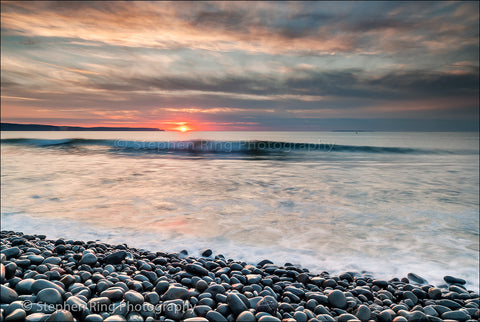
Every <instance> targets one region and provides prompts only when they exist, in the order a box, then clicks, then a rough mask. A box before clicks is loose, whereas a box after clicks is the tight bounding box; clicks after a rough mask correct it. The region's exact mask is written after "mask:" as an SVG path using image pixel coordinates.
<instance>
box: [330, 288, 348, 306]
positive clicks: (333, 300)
mask: <svg viewBox="0 0 480 322" xmlns="http://www.w3.org/2000/svg"><path fill="white" fill-rule="evenodd" d="M328 303H330V305H332V306H333V307H337V308H339V309H345V308H346V307H347V299H346V298H345V294H343V292H342V291H339V290H334V291H332V292H331V293H330V294H328Z"/></svg>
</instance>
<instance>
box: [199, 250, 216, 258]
mask: <svg viewBox="0 0 480 322" xmlns="http://www.w3.org/2000/svg"><path fill="white" fill-rule="evenodd" d="M212 254H213V252H212V250H211V249H204V250H202V256H203V257H209V256H211V255H212Z"/></svg>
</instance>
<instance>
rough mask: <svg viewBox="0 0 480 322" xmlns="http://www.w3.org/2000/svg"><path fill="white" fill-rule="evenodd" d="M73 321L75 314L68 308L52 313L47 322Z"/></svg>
mask: <svg viewBox="0 0 480 322" xmlns="http://www.w3.org/2000/svg"><path fill="white" fill-rule="evenodd" d="M54 321H55V322H73V321H74V320H73V315H72V313H70V312H69V311H67V310H58V311H55V312H53V313H52V315H50V317H49V318H48V319H47V322H54Z"/></svg>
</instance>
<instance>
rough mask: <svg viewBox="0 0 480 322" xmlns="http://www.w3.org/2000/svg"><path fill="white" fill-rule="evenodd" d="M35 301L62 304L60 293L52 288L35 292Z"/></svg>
mask: <svg viewBox="0 0 480 322" xmlns="http://www.w3.org/2000/svg"><path fill="white" fill-rule="evenodd" d="M37 302H40V303H46V304H62V303H63V300H62V294H60V292H59V291H57V290H56V289H54V288H44V289H43V290H41V291H39V292H38V294H37Z"/></svg>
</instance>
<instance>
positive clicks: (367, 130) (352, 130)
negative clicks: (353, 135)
mask: <svg viewBox="0 0 480 322" xmlns="http://www.w3.org/2000/svg"><path fill="white" fill-rule="evenodd" d="M331 132H377V131H374V130H332V131H331Z"/></svg>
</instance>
